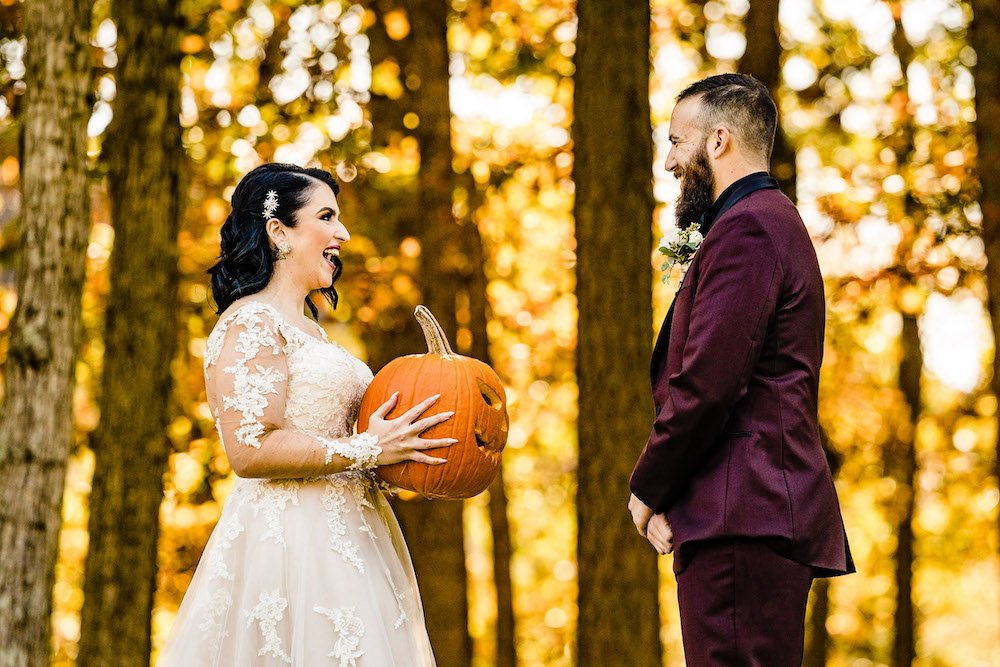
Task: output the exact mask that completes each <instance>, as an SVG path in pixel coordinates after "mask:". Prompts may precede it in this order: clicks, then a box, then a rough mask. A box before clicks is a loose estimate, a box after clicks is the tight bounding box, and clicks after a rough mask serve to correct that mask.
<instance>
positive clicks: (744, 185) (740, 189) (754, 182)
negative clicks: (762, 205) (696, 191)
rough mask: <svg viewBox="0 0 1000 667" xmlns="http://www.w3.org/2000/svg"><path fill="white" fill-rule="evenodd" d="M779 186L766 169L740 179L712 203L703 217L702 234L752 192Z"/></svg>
mask: <svg viewBox="0 0 1000 667" xmlns="http://www.w3.org/2000/svg"><path fill="white" fill-rule="evenodd" d="M777 187H778V181H776V180H774V179H773V178H771V176H770V175H769V174H768V173H767V172H766V171H758V172H754V173H752V174H749V175H748V176H744V177H743V178H741V179H739V180H738V181H736V182H735V183H733V184H732V185H730V186H729V187H728V188H726V189H725V190H723V191H722V194H721V195H719V198H718V199H716V200H715V203H714V204H712V208H710V209H708V210H707V211H706V212H705V214H704V215H702V217H701V234H702V236H706V235H707V234H708V230H709V229H710V228H711V227H712V224H713V223H714V222H715V221H716V220H718V219H719V217H721V216H722V214H723V213H725V212H726V211H728V210H729V209H731V208H732V207H733V206H734V205H735V204H736V202H738V201H739V200H741V199H743V198H744V197H746V196H747V195H748V194H750V193H751V192H756V191H757V190H766V189H772V188H777Z"/></svg>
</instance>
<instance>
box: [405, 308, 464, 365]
mask: <svg viewBox="0 0 1000 667" xmlns="http://www.w3.org/2000/svg"><path fill="white" fill-rule="evenodd" d="M413 314H414V315H416V317H417V322H419V323H420V328H421V329H423V331H424V338H425V339H426V340H427V352H428V353H429V354H440V355H446V354H455V353H454V352H452V350H451V345H449V344H448V336H447V335H445V333H444V329H442V328H441V325H440V324H439V323H438V321H437V318H435V317H434V315H433V314H432V313H431V311H430V310H428V309H427V308H426V307H425V306H417V309H416V310H415V311H413Z"/></svg>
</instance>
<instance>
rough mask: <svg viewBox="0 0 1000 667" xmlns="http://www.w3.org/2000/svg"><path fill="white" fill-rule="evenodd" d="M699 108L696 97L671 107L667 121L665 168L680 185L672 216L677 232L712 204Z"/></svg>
mask: <svg viewBox="0 0 1000 667" xmlns="http://www.w3.org/2000/svg"><path fill="white" fill-rule="evenodd" d="M700 108H701V101H700V100H699V98H697V97H694V98H688V99H685V100H682V101H681V102H679V103H678V104H677V106H676V107H674V113H673V114H672V116H671V118H670V152H669V153H668V154H667V162H666V167H667V169H668V170H669V171H671V172H672V173H673V174H674V177H675V178H678V179H680V182H681V194H680V197H678V198H677V207H676V213H675V214H676V217H677V226H678V227H679V228H681V229H684V228H685V227H687V226H688V225H690V224H691V223H693V222H698V221H699V220H700V219H701V216H702V214H703V213H705V211H707V210H708V209H709V208H711V206H712V204H713V203H714V202H715V174H714V173H713V172H712V163H711V161H710V160H709V158H708V150H707V147H706V139H707V137H706V136H705V135H704V133H703V131H702V126H701V123H700V122H699V118H698V113H699V111H700Z"/></svg>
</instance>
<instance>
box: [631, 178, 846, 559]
mask: <svg viewBox="0 0 1000 667" xmlns="http://www.w3.org/2000/svg"><path fill="white" fill-rule="evenodd" d="M671 310H672V311H673V312H672V317H671V316H670V315H668V317H667V320H666V322H665V324H664V326H663V328H662V329H661V330H660V335H659V339H658V340H657V343H656V347H655V349H654V351H653V359H652V367H651V376H652V384H653V399H654V401H655V402H656V406H657V417H656V421H655V423H654V425H653V430H652V433H651V434H650V436H649V441H648V442H647V443H646V447H645V449H644V450H643V452H642V455H641V456H640V458H639V461H638V463H637V464H636V466H635V470H634V471H633V472H632V479H631V484H630V486H631V489H632V493H634V494H635V495H636V497H638V498H639V499H640V500H641V501H643V502H644V503H645V504H646V505H648V506H649V507H650V508H652V509H653V511H654V512H655V513H662V512H666V514H667V518H668V519H669V521H670V525H671V528H672V529H673V533H674V548H675V556H674V571H675V572H681V571H682V570H683V569H684V568H685V567H686V565H687V562H688V560H689V559H690V556H691V554H692V553H693V550H694V548H695V545H696V543H697V542H698V541H701V540H710V539H715V538H726V537H736V538H739V537H762V538H770V539H771V541H772V543H773V544H777V545H779V550H781V551H783V553H785V554H786V555H787V556H788V557H789V558H792V559H793V560H796V561H799V562H801V563H804V564H806V565H810V566H812V567H813V568H814V571H815V572H816V574H817V576H828V575H835V574H846V573H848V572H853V571H854V563H853V561H852V559H851V554H850V549H849V547H848V544H847V537H846V534H845V532H844V524H843V520H842V518H841V515H840V505H839V503H838V501H837V494H836V490H835V489H834V485H833V477H832V475H831V473H830V468H829V465H828V464H827V461H826V456H825V455H824V453H823V449H822V447H821V446H820V438H819V427H818V422H817V415H816V412H817V393H818V387H819V370H820V363H821V362H822V357H823V333H824V332H823V329H824V322H825V312H826V310H825V305H824V296H823V281H822V277H821V275H820V270H819V263H818V262H817V259H816V251H815V249H814V248H813V245H812V242H811V240H810V238H809V235H808V233H807V231H806V228H805V226H804V225H803V223H802V219H801V218H800V217H799V214H798V211H797V210H796V209H795V206H794V205H793V204H792V202H791V201H789V200H788V198H787V197H785V196H784V195H783V194H781V192H780V191H778V190H774V189H764V190H757V191H756V192H752V193H751V194H749V195H747V196H745V197H743V199H740V200H739V201H738V202H737V203H736V204H734V205H733V206H732V207H731V208H730V209H729V210H728V211H726V212H724V213H723V214H722V215H721V216H720V217H719V218H718V220H716V221H715V223H714V224H713V225H712V227H711V228H710V230H709V232H708V234H707V235H706V236H705V240H704V241H703V242H702V245H701V247H700V248H699V250H698V252H697V254H696V255H695V257H694V260H693V261H692V262H691V265H690V267H689V269H688V273H687V275H686V276H685V278H684V280H683V282H682V284H681V287H680V289H679V290H678V292H677V295H676V297H675V298H674V304H673V305H672V306H671Z"/></svg>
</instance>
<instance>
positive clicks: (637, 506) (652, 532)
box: [628, 493, 674, 555]
mask: <svg viewBox="0 0 1000 667" xmlns="http://www.w3.org/2000/svg"><path fill="white" fill-rule="evenodd" d="M628 511H629V512H631V513H632V523H634V524H635V528H636V530H638V531H639V534H640V535H642V536H643V537H645V538H646V539H647V540H649V543H650V544H652V545H653V548H654V549H656V551H657V553H659V554H661V555H662V554H668V553H670V552H671V551H673V550H674V533H673V531H672V530H671V529H670V522H669V521H667V515H666V514H653V510H652V509H650V508H649V507H647V506H646V503H644V502H642V501H641V500H639V499H638V498H636V497H635V494H634V493H633V494H632V496H631V497H630V498H629V499H628Z"/></svg>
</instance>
